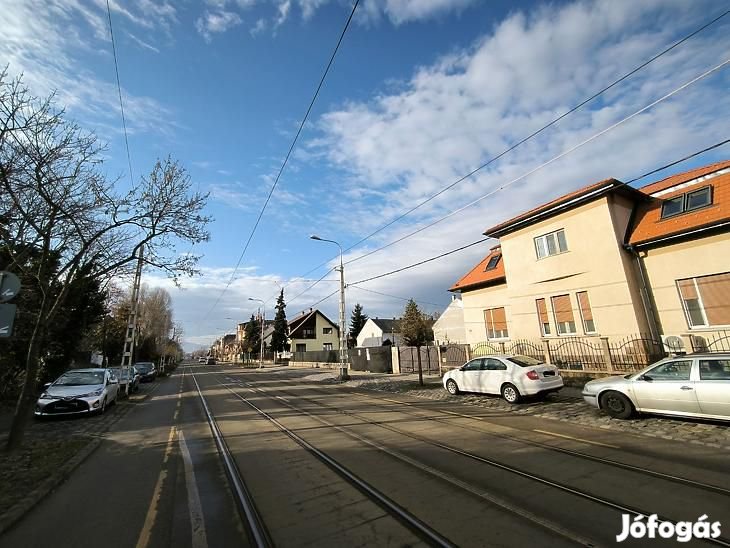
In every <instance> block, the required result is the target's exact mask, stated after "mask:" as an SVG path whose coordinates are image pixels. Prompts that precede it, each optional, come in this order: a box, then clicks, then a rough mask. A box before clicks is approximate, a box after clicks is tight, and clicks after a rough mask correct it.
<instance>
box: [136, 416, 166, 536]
mask: <svg viewBox="0 0 730 548" xmlns="http://www.w3.org/2000/svg"><path fill="white" fill-rule="evenodd" d="M174 439H175V426H171V427H170V433H169V435H168V436H167V447H165V457H164V458H163V459H162V464H163V467H162V470H160V475H159V476H157V483H156V484H155V490H154V491H153V492H152V499H151V500H150V506H149V508H148V509H147V516H146V517H145V519H144V525H143V526H142V531H140V533H139V538H138V539H137V548H147V546H148V545H149V542H150V536H151V534H152V527H154V525H155V520H156V519H157V507H158V505H159V503H160V495H161V494H162V484H163V482H164V481H165V479H166V478H167V468H165V466H164V465H165V464H167V461H168V460H169V459H170V453H172V448H173V447H174V444H173V440H174Z"/></svg>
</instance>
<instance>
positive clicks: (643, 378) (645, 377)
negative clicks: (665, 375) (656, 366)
mask: <svg viewBox="0 0 730 548" xmlns="http://www.w3.org/2000/svg"><path fill="white" fill-rule="evenodd" d="M639 380H642V381H648V382H651V381H653V380H654V379H652V378H651V377H650V376H649V375H642V376H641V377H639Z"/></svg>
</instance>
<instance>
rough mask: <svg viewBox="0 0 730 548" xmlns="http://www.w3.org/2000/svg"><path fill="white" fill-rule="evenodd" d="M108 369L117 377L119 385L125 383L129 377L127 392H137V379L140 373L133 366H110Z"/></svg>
mask: <svg viewBox="0 0 730 548" xmlns="http://www.w3.org/2000/svg"><path fill="white" fill-rule="evenodd" d="M109 371H111V372H112V374H113V375H114V376H115V377H116V378H117V379H119V383H120V385H123V384H127V378H131V381H129V387H128V388H127V390H129V393H130V394H131V393H132V392H138V391H139V379H140V374H139V371H138V370H137V368H136V367H135V366H133V365H132V366H130V367H129V368H128V369H125V370H124V371H123V370H122V368H121V367H110V368H109Z"/></svg>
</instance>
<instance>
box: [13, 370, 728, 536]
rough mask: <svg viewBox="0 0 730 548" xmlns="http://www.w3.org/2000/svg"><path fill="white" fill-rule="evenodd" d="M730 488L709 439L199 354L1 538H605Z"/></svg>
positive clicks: (720, 513)
mask: <svg viewBox="0 0 730 548" xmlns="http://www.w3.org/2000/svg"><path fill="white" fill-rule="evenodd" d="M201 396H202V398H204V400H205V405H203V400H202V398H201ZM206 409H207V413H206ZM208 413H209V414H210V417H211V419H213V420H214V424H215V431H216V432H217V433H219V435H220V436H221V439H222V444H221V447H220V448H217V447H216V441H215V437H214V435H213V434H212V431H211V428H210V427H209V424H208V422H207V414H208ZM536 421H537V422H536ZM221 450H222V451H223V453H220V451H221ZM221 454H223V455H224V456H223V458H221ZM227 458H228V459H230V462H229V464H230V466H228V465H227V464H226V459H227ZM239 481H240V484H239V483H238V482H239ZM729 495H730V480H728V475H727V461H726V457H725V456H724V455H722V454H721V453H720V452H718V451H716V450H714V449H712V448H706V447H692V446H688V445H686V444H681V443H677V442H670V441H665V440H647V439H646V438H640V437H638V436H627V435H625V434H621V433H618V434H617V433H614V432H606V431H602V430H600V429H589V428H585V427H581V426H574V425H570V424H566V423H564V422H558V421H552V420H549V419H536V418H535V417H529V416H521V415H519V414H510V413H508V412H502V411H487V410H484V409H477V408H474V407H472V406H469V405H463V404H456V405H455V404H453V403H451V402H437V401H427V400H423V399H417V398H413V397H408V396H403V395H399V394H378V393H372V392H364V391H361V390H359V389H348V388H346V387H343V386H339V385H322V384H314V383H311V382H307V381H303V380H302V374H301V372H300V371H287V370H286V369H284V368H279V369H270V370H264V371H258V370H243V369H240V368H234V367H232V366H225V365H222V366H221V365H217V366H202V365H190V366H181V367H179V368H178V369H177V371H176V373H175V374H174V375H172V376H171V377H170V378H168V379H166V380H164V381H163V382H162V383H161V385H160V387H159V389H158V390H156V391H155V392H154V394H152V396H151V397H150V398H149V400H148V401H147V402H145V403H142V404H139V407H138V408H136V409H135V410H134V412H132V413H130V414H129V415H127V416H125V417H124V418H123V419H122V420H120V421H119V422H118V423H117V424H116V425H115V427H114V428H113V430H112V431H111V432H109V433H107V434H106V435H105V437H104V442H103V443H102V445H101V447H100V448H99V449H98V450H97V451H96V452H95V453H93V454H92V455H91V457H89V458H88V460H86V462H84V463H83V464H82V465H81V466H80V467H79V468H78V469H77V470H76V471H75V472H74V473H73V474H72V475H71V477H70V478H69V479H68V481H67V482H65V483H64V484H62V485H61V486H60V487H59V488H58V489H57V490H56V491H55V492H53V493H52V494H51V495H50V496H49V497H48V498H47V499H46V500H44V501H43V502H42V503H41V504H39V505H38V506H37V507H36V508H34V509H33V510H31V512H30V513H29V514H28V515H27V516H26V517H25V518H24V519H23V520H21V521H20V523H18V524H17V525H16V526H15V527H14V528H12V529H11V530H10V531H8V532H7V533H6V534H5V535H4V536H3V537H0V544H1V545H2V546H43V545H46V544H47V542H48V539H54V542H55V543H57V544H59V545H61V546H78V547H82V546H95V545H98V544H100V543H101V544H104V545H108V546H120V547H122V546H138V547H144V546H173V545H174V546H193V547H204V546H234V545H235V546H238V545H248V544H254V545H279V546H305V545H310V546H351V545H378V546H380V545H396V546H415V545H422V544H427V545H442V546H445V545H458V546H495V545H499V546H524V545H525V544H527V543H535V544H537V545H540V546H548V545H549V546H563V545H594V546H606V545H613V544H615V541H616V535H619V534H620V533H621V529H622V525H621V524H622V514H630V515H631V518H632V519H633V517H634V516H635V515H636V513H643V514H646V515H649V514H658V516H659V519H661V520H671V521H674V522H679V521H690V522H695V521H697V520H698V518H699V517H700V516H702V515H703V514H707V515H708V516H709V518H708V520H709V521H710V522H712V521H718V520H719V521H721V522H722V521H727V516H729V515H730V496H729ZM723 537H725V535H723ZM632 542H634V543H635V545H645V544H643V543H642V542H641V541H636V540H633V541H632V539H627V540H626V541H624V542H623V544H627V545H631V544H632ZM653 542H654V543H657V544H660V545H661V544H662V543H663V542H666V543H669V542H671V543H674V542H676V541H675V540H674V539H671V540H669V541H665V540H663V539H661V538H657V539H654V541H653ZM694 542H699V541H694ZM726 542H727V541H724V540H722V538H721V539H716V544H717V545H727V544H723V543H726Z"/></svg>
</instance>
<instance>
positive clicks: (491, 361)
mask: <svg viewBox="0 0 730 548" xmlns="http://www.w3.org/2000/svg"><path fill="white" fill-rule="evenodd" d="M482 369H483V370H484V371H507V366H506V365H505V364H503V363H502V360H498V359H497V358H484V367H482Z"/></svg>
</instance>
